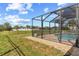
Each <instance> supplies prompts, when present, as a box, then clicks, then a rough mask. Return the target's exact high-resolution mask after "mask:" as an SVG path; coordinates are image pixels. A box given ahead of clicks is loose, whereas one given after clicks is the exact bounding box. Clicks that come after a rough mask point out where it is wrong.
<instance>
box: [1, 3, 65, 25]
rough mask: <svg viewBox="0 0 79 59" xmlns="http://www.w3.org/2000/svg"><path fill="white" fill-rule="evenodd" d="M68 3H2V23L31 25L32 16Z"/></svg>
mask: <svg viewBox="0 0 79 59" xmlns="http://www.w3.org/2000/svg"><path fill="white" fill-rule="evenodd" d="M65 4H66V3H0V24H3V23H5V22H9V23H10V24H11V25H12V26H15V25H21V26H26V25H31V21H32V18H33V17H35V16H38V15H41V14H44V13H47V12H49V11H54V10H56V9H59V8H61V7H64V6H65Z"/></svg>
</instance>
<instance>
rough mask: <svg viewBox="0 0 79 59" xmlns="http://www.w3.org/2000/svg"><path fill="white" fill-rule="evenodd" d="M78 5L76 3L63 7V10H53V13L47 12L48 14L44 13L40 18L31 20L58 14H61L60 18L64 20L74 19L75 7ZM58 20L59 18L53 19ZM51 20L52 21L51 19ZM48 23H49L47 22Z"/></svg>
mask: <svg viewBox="0 0 79 59" xmlns="http://www.w3.org/2000/svg"><path fill="white" fill-rule="evenodd" d="M78 4H79V3H76V4H73V5H71V6H68V7H65V8H61V9H58V10H55V11H51V12H48V13H45V14H42V15H40V16H36V17H34V18H33V19H35V18H38V17H43V16H45V15H46V14H50V13H51V14H56V15H60V12H61V17H63V18H65V19H69V18H75V15H76V6H77V5H78ZM59 19H60V17H57V18H55V19H54V20H56V21H58V20H59ZM52 20H53V19H52ZM52 20H51V21H52ZM49 22H50V21H49Z"/></svg>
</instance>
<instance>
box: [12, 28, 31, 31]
mask: <svg viewBox="0 0 79 59" xmlns="http://www.w3.org/2000/svg"><path fill="white" fill-rule="evenodd" d="M12 30H13V31H17V30H18V31H27V30H32V29H31V28H19V29H12Z"/></svg>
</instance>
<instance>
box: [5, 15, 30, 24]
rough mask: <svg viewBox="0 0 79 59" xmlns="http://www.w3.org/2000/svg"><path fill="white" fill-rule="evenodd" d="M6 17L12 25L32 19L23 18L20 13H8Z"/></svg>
mask: <svg viewBox="0 0 79 59" xmlns="http://www.w3.org/2000/svg"><path fill="white" fill-rule="evenodd" d="M4 19H5V20H6V21H7V22H9V23H11V24H12V25H18V24H24V23H27V22H29V21H30V19H22V18H20V17H19V16H18V15H7V16H5V17H4Z"/></svg>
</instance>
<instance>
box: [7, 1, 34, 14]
mask: <svg viewBox="0 0 79 59" xmlns="http://www.w3.org/2000/svg"><path fill="white" fill-rule="evenodd" d="M9 10H18V11H19V13H20V14H27V13H28V10H30V11H34V10H33V9H32V4H31V3H24V4H23V3H11V4H8V6H7V7H6V11H9Z"/></svg>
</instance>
